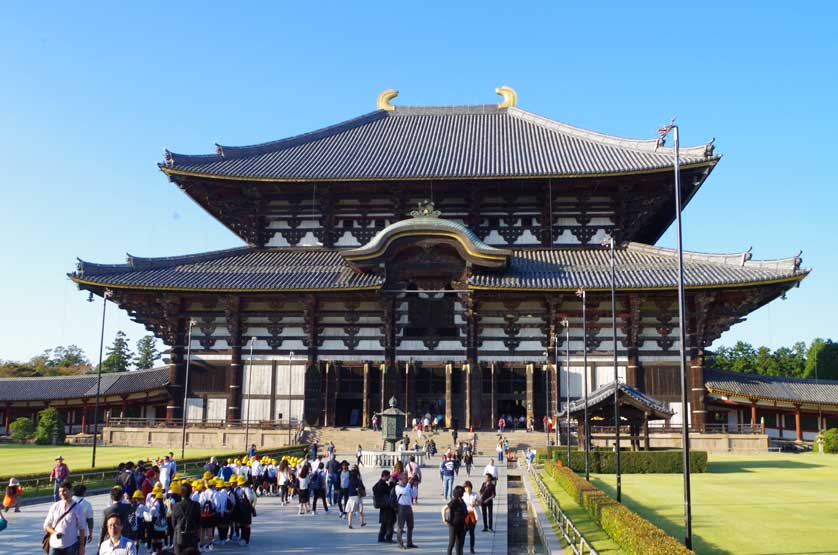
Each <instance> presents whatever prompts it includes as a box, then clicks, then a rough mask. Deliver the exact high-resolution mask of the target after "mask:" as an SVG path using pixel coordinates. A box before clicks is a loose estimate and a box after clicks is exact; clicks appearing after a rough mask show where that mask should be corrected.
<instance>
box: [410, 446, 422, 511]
mask: <svg viewBox="0 0 838 555" xmlns="http://www.w3.org/2000/svg"><path fill="white" fill-rule="evenodd" d="M407 479H408V481H410V483H411V484H413V487H414V489H415V490H416V497H415V498H414V501H419V484H420V483H422V468H421V467H420V466H419V463H417V462H416V457H415V456H414V455H410V461H409V462H408V463H407Z"/></svg>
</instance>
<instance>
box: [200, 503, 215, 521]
mask: <svg viewBox="0 0 838 555" xmlns="http://www.w3.org/2000/svg"><path fill="white" fill-rule="evenodd" d="M214 516H215V509H213V507H212V501H210V500H209V499H207V500H206V501H204V504H203V505H201V519H202V520H211V519H212V518H213V517H214Z"/></svg>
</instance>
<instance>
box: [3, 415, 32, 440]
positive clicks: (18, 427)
mask: <svg viewBox="0 0 838 555" xmlns="http://www.w3.org/2000/svg"><path fill="white" fill-rule="evenodd" d="M34 431H35V428H34V426H32V421H31V420H29V419H28V418H26V417H25V416H21V417H20V418H15V420H14V421H13V422H12V423H11V424H9V433H10V434H11V436H12V438H13V439H16V440H18V441H26V440H27V439H29V438H31V437H32V434H33V433H34Z"/></svg>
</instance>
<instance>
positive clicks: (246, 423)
mask: <svg viewBox="0 0 838 555" xmlns="http://www.w3.org/2000/svg"><path fill="white" fill-rule="evenodd" d="M254 343H256V338H255V337H251V338H250V361H249V363H248V366H247V410H246V411H245V416H244V452H245V453H247V452H248V442H249V441H250V401H251V399H250V389H251V387H252V386H251V383H252V382H251V380H252V379H253V344H254Z"/></svg>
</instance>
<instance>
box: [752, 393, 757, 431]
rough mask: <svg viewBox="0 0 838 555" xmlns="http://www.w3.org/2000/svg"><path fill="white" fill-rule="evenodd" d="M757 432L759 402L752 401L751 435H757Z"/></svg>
mask: <svg viewBox="0 0 838 555" xmlns="http://www.w3.org/2000/svg"><path fill="white" fill-rule="evenodd" d="M756 431H757V402H756V401H751V433H752V434H755V433H756Z"/></svg>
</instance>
